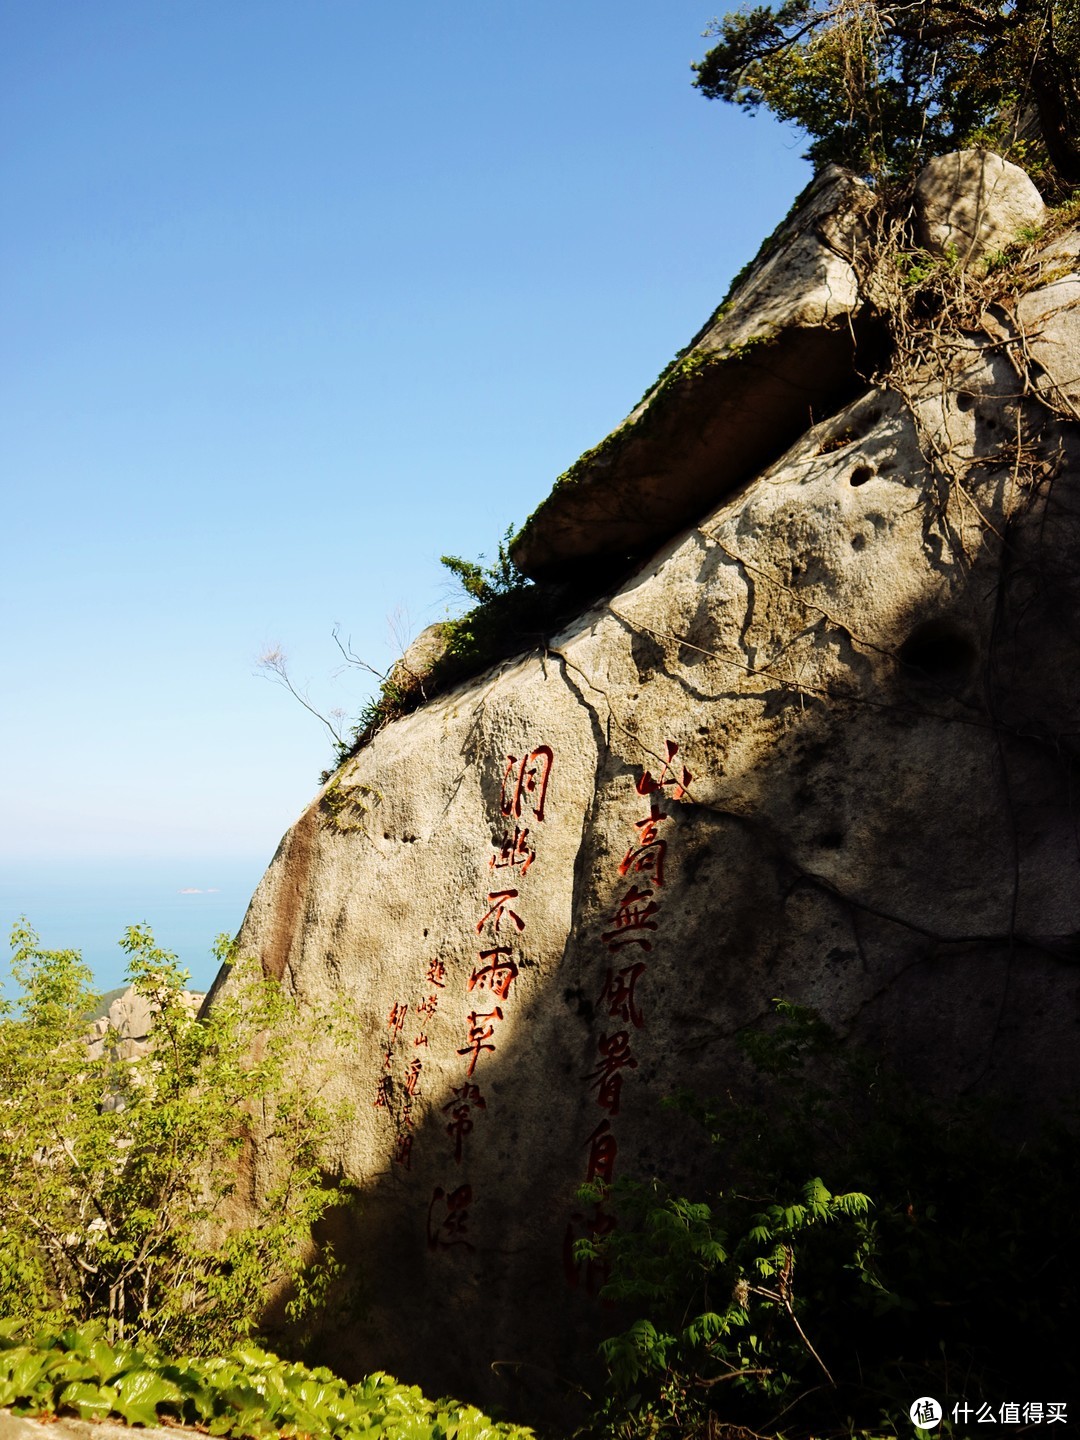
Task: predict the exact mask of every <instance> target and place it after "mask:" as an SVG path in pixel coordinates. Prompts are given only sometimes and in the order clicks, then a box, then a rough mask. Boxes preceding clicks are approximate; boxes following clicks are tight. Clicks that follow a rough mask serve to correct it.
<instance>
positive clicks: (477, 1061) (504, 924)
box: [427, 745, 555, 1251]
mask: <svg viewBox="0 0 1080 1440" xmlns="http://www.w3.org/2000/svg"><path fill="white" fill-rule="evenodd" d="M554 758H555V757H554V754H553V752H552V750H551V747H550V746H549V745H538V746H537V747H536V748H535V749H534V750H531V751H529V752H528V753H527V754H525V755H522V756H517V755H509V756H507V760H506V767H505V769H504V771H503V778H502V786H501V789H500V793H499V809H500V815H501V819H502V823H503V832H502V836H501V838H500V840H499V842H498V844H497V846H496V849H495V851H494V853H493V854H492V856H491V858H490V859H489V861H488V868H489V869H490V870H491V872H492V877H493V879H497V880H498V881H499V882H500V883H501V884H502V886H503V888H502V889H496V890H489V891H487V898H486V902H484V903H486V906H487V908H486V910H485V911H484V913H483V914H482V915H481V916H480V919H479V920H478V921H477V922H476V927H475V928H476V934H477V935H478V936H479V937H480V941H479V943H480V945H481V946H483V947H484V948H481V949H479V950H478V951H477V961H478V963H477V964H474V966H473V968H472V973H471V975H470V976H469V979H468V981H467V983H466V997H467V998H466V1002H465V1003H466V1004H467V1005H470V1006H471V1007H472V1008H471V1009H470V1010H469V1013H468V1015H467V1017H466V1033H465V1044H464V1045H462V1046H461V1047H460V1048H459V1049H458V1052H457V1053H458V1054H459V1055H460V1056H461V1057H462V1063H463V1066H464V1074H463V1075H462V1077H461V1079H462V1083H461V1085H460V1086H457V1087H455V1088H454V1089H453V1091H452V1096H453V1098H452V1099H451V1100H450V1102H449V1104H447V1105H445V1106H444V1107H443V1111H444V1113H445V1114H447V1115H448V1116H449V1120H448V1122H447V1125H446V1133H447V1134H448V1135H449V1137H450V1140H451V1142H452V1151H451V1158H452V1159H453V1162H454V1164H455V1165H457V1166H460V1165H461V1164H462V1163H463V1160H464V1158H465V1155H466V1147H467V1141H468V1138H469V1136H470V1135H471V1134H472V1132H473V1130H474V1129H475V1126H476V1123H477V1120H476V1118H474V1117H477V1116H478V1112H480V1111H486V1110H487V1108H488V1105H487V1100H486V1099H485V1097H484V1094H483V1092H482V1090H481V1089H480V1084H479V1081H478V1080H477V1078H476V1072H477V1068H478V1066H482V1061H483V1060H485V1059H486V1057H487V1055H489V1054H493V1053H494V1051H495V1048H496V1037H497V1033H498V1027H499V1026H500V1024H501V1023H502V1022H503V1021H504V1020H505V1018H506V1016H507V1015H508V1013H509V1010H508V1008H506V1007H508V1003H509V1001H510V995H511V989H512V987H513V984H514V981H515V980H516V979H517V977H518V973H519V969H520V966H519V963H518V962H519V959H520V958H521V952H520V948H518V949H517V952H516V953H517V956H518V958H515V947H520V946H521V945H522V944H523V943H524V942H523V941H522V938H521V937H522V935H523V933H524V931H525V920H524V919H523V918H522V916H521V914H520V913H519V910H524V909H526V906H525V905H524V904H523V902H522V898H521V893H522V892H521V884H522V881H523V880H524V878H525V876H526V875H527V874H528V872H529V869H530V867H531V866H532V865H533V864H534V863H535V861H536V843H535V838H534V836H533V833H532V832H533V830H534V827H535V825H538V824H542V823H543V820H544V809H545V805H546V803H547V793H548V786H549V784H550V781H551V770H552V765H553V763H554ZM500 872H502V873H500ZM511 882H513V883H511ZM472 1201H473V1187H472V1185H471V1184H470V1183H468V1182H467V1181H466V1182H462V1183H459V1184H457V1185H454V1186H451V1185H449V1184H448V1185H437V1186H436V1187H435V1189H434V1191H433V1193H432V1197H431V1203H430V1204H429V1206H428V1224H427V1233H428V1245H429V1246H430V1247H431V1249H433V1250H448V1249H452V1248H455V1247H461V1248H463V1249H465V1250H469V1251H471V1250H473V1249H474V1248H475V1247H474V1246H473V1244H472V1242H471V1241H470V1240H469V1238H468V1229H469V1207H470V1206H471V1204H472Z"/></svg>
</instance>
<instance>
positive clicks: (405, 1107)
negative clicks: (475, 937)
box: [372, 960, 446, 1170]
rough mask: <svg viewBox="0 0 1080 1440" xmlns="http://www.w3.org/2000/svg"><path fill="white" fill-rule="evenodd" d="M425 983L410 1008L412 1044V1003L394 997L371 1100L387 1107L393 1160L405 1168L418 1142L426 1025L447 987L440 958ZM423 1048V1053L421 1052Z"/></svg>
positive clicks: (409, 1164) (376, 1106)
mask: <svg viewBox="0 0 1080 1440" xmlns="http://www.w3.org/2000/svg"><path fill="white" fill-rule="evenodd" d="M423 983H424V984H426V985H427V986H428V990H427V992H426V993H421V994H420V996H419V998H417V999H415V1000H414V1001H413V1002H412V1006H411V1009H412V1011H413V1017H414V1020H415V1022H416V1023H415V1029H414V1030H413V1032H412V1034H411V1039H412V1044H411V1045H408V1044H407V1042H406V1040H405V1039H404V1036H403V1032H404V1030H405V1022H406V1019H407V1018H408V1015H409V1010H410V1004H409V1002H408V1001H407V1000H395V1001H394V1003H393V1004H392V1005H391V1007H390V1011H389V1014H388V1015H387V1017H386V1028H387V1031H388V1032H389V1039H388V1040H387V1043H386V1049H385V1051H384V1052H383V1073H382V1075H381V1076H380V1078H379V1080H378V1082H377V1084H376V1087H375V1099H374V1101H373V1102H372V1103H373V1104H374V1106H375V1108H376V1109H377V1110H384V1111H385V1112H386V1114H387V1116H388V1118H389V1119H390V1121H391V1123H392V1124H393V1127H394V1147H393V1151H392V1156H393V1160H394V1163H395V1164H397V1165H401V1166H402V1167H403V1168H404V1169H406V1170H411V1169H412V1154H413V1144H414V1142H415V1121H414V1120H413V1102H414V1101H415V1100H418V1099H419V1098H420V1097H421V1096H422V1094H423V1091H422V1089H421V1076H422V1074H423V1069H424V1061H423V1055H426V1054H427V1047H428V1035H427V1027H428V1023H429V1021H430V1019H431V1017H432V1016H433V1015H434V1014H435V1012H436V1010H437V1009H438V1007H439V993H440V991H442V990H444V989H445V988H446V966H445V965H444V964H443V963H442V961H441V960H432V961H431V962H430V963H429V965H428V967H427V974H426V975H425V977H424V981H423ZM403 1047H404V1055H403V1056H402V1057H401V1061H402V1063H401V1064H400V1066H399V1072H400V1073H399V1077H398V1083H397V1084H396V1085H395V1083H394V1075H393V1071H394V1062H395V1056H396V1054H397V1052H398V1051H399V1050H400V1049H402V1048H403ZM421 1051H422V1052H423V1054H421Z"/></svg>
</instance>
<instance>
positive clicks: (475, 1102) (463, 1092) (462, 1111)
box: [443, 1084, 487, 1165]
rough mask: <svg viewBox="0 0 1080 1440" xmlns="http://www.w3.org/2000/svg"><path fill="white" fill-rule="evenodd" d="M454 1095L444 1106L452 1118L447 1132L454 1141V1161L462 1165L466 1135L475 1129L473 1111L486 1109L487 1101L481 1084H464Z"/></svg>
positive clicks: (445, 1112)
mask: <svg viewBox="0 0 1080 1440" xmlns="http://www.w3.org/2000/svg"><path fill="white" fill-rule="evenodd" d="M453 1095H454V1098H453V1100H451V1101H450V1103H449V1105H444V1106H443V1114H444V1115H445V1114H447V1112H449V1113H450V1116H451V1119H450V1122H449V1124H448V1125H447V1127H446V1133H447V1134H448V1135H449V1136H450V1138H451V1140H453V1142H454V1162H455V1164H457V1165H460V1164H461V1155H462V1148H463V1146H464V1144H465V1137H466V1135H471V1134H472V1130H473V1120H472V1112H473V1111H474V1110H486V1109H487V1101H486V1100H485V1099H484V1097H483V1095H481V1093H480V1087H479V1085H469V1084H465V1085H462V1086H461V1088H460V1089H457V1090H455V1091H454V1092H453Z"/></svg>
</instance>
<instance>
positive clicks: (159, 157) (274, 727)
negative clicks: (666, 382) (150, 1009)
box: [0, 0, 810, 943]
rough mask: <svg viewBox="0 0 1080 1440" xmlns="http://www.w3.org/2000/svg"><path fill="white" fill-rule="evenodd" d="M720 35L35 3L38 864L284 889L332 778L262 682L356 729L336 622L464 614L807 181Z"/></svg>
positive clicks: (31, 659) (302, 717) (18, 639)
mask: <svg viewBox="0 0 1080 1440" xmlns="http://www.w3.org/2000/svg"><path fill="white" fill-rule="evenodd" d="M711 15H712V11H711V10H710V9H709V8H708V5H707V0H653V3H648V0H619V3H618V4H616V3H614V0H611V3H609V0H577V3H569V0H566V3H563V0H540V3H533V4H531V5H524V4H514V3H512V0H511V3H507V0H503V3H501V4H496V3H487V0H464V3H462V4H459V5H455V6H448V5H436V4H432V3H429V0H414V3H412V4H410V5H408V6H389V5H383V4H375V3H370V0H287V3H286V0H225V3H222V0H212V3H204V0H93V3H86V0H2V3H0V193H2V194H3V195H4V197H5V205H4V209H5V212H6V219H5V222H4V225H3V227H2V228H0V250H2V255H0V273H2V275H3V281H2V294H0V306H2V324H0V333H2V335H3V339H2V341H0V346H2V353H0V476H2V479H3V491H4V494H5V497H6V499H5V519H4V525H3V527H2V538H0V545H2V548H3V553H2V557H0V559H2V564H0V603H2V607H3V616H4V625H3V635H4V649H5V654H4V690H5V704H4V705H3V706H2V707H0V755H2V757H3V758H2V761H0V766H2V770H0V863H2V862H3V861H4V860H7V861H8V862H9V863H10V862H12V861H13V860H14V859H18V861H19V863H20V866H25V865H29V864H33V865H36V866H37V867H38V870H39V872H40V873H42V874H48V873H49V872H50V867H52V869H53V870H54V871H55V873H56V874H61V873H63V874H69V875H70V874H73V873H74V872H75V871H76V870H78V869H79V867H80V866H81V867H83V868H84V869H85V868H86V867H87V866H91V862H92V866H99V867H100V866H102V865H104V866H107V867H112V869H113V870H114V871H116V870H118V869H123V868H124V867H125V866H127V865H131V866H135V865H136V864H150V863H153V864H154V865H156V866H158V867H159V870H160V869H161V867H162V866H164V867H166V868H167V867H168V866H170V865H175V874H176V888H177V889H179V888H181V887H184V886H192V885H195V886H196V887H197V888H204V887H206V886H211V887H212V886H213V884H214V873H215V866H218V865H220V867H221V869H222V873H225V872H226V871H229V873H230V874H234V875H235V874H238V873H240V874H243V875H248V874H250V875H251V876H257V875H258V873H259V872H260V871H261V869H262V868H263V867H264V866H265V864H266V862H267V861H268V860H269V858H270V856H271V855H272V853H273V851H274V848H275V846H276V844H277V842H278V840H279V838H280V836H281V833H282V832H283V831H284V830H285V828H286V827H287V826H288V825H289V824H290V823H291V822H292V820H293V819H294V818H295V817H296V815H297V814H298V813H299V811H300V810H301V808H302V807H303V805H304V804H305V803H306V802H307V800H308V799H309V798H310V796H311V795H312V793H313V792H314V789H315V786H316V780H317V775H318V772H319V770H320V769H321V768H322V767H323V765H324V764H325V763H326V761H327V758H328V754H329V747H328V743H327V739H326V736H325V734H324V733H322V732H321V731H320V728H319V726H318V724H317V722H316V721H314V720H313V719H312V718H311V717H310V716H308V715H307V714H306V713H305V712H303V711H302V710H301V709H300V707H299V706H297V705H296V704H295V703H294V702H293V701H291V700H290V699H289V697H288V696H287V695H286V694H285V693H284V692H283V691H281V690H280V689H278V688H276V687H275V686H273V685H272V684H270V683H268V682H267V681H266V680H265V679H263V678H259V677H258V676H257V674H256V673H255V672H256V664H255V661H256V657H257V656H258V655H259V653H260V652H261V651H263V650H264V649H265V648H266V647H268V646H271V645H274V644H280V645H281V646H282V648H283V649H284V651H285V652H286V654H287V656H288V659H289V666H290V670H291V672H292V675H293V677H294V679H295V680H296V681H297V682H298V683H299V684H301V685H304V686H308V687H310V695H311V699H312V701H313V703H314V704H315V705H316V706H318V707H319V708H321V709H324V710H330V709H331V708H334V707H342V708H344V709H345V710H346V711H348V712H349V713H355V711H356V710H357V709H358V708H359V706H360V704H361V703H362V701H363V700H364V698H365V697H366V695H367V694H368V693H369V692H370V689H371V685H372V683H373V682H372V680H371V677H370V676H368V675H366V674H364V673H363V672H359V671H355V672H350V673H347V674H345V675H338V676H336V677H335V675H334V671H335V670H336V668H337V663H336V662H337V660H338V658H339V657H338V655H337V652H336V650H335V649H334V646H333V642H332V639H331V630H332V627H333V626H334V624H335V623H338V624H340V626H341V627H342V633H343V635H344V636H347V637H351V640H352V645H353V648H354V649H355V650H356V651H357V652H358V653H359V654H361V655H363V656H364V657H365V658H366V659H367V660H369V661H370V663H371V664H372V665H373V666H375V667H376V668H377V669H379V670H382V669H384V668H386V667H387V666H388V665H390V664H391V663H392V661H393V660H394V658H395V656H396V654H397V642H396V638H395V637H396V636H397V635H399V634H400V633H401V632H402V630H404V631H406V632H409V633H415V632H416V631H418V630H419V629H421V628H422V627H423V626H424V625H426V624H428V623H430V622H431V621H432V620H435V619H439V618H441V617H442V616H443V615H444V614H445V613H446V612H447V608H448V606H449V607H453V606H455V605H456V604H457V600H456V597H455V595H454V591H453V585H452V583H451V582H450V580H449V577H448V576H447V574H446V572H445V571H444V570H442V568H441V567H440V565H439V556H440V554H442V553H445V552H449V553H456V554H461V555H464V556H466V557H469V558H475V557H476V556H477V555H478V554H480V553H481V552H483V553H486V554H487V555H488V556H490V555H491V554H492V553H493V551H494V549H495V547H496V545H497V543H498V539H499V537H500V535H501V534H502V533H503V532H504V531H505V530H506V528H507V526H508V525H510V524H512V523H515V524H516V523H519V522H520V521H521V520H522V519H524V517H525V516H526V515H528V514H529V512H530V511H531V510H532V509H533V508H534V507H535V505H536V504H537V502H538V501H539V500H540V499H541V498H542V497H543V496H544V495H545V494H546V493H547V491H548V490H549V488H550V486H551V483H552V481H553V480H554V479H555V477H556V476H557V475H558V474H559V472H560V471H562V470H563V469H565V468H566V467H567V466H568V465H569V464H571V463H572V462H573V461H574V460H575V459H576V458H577V456H578V454H579V453H580V452H581V451H582V450H584V449H586V448H588V447H589V446H590V445H593V444H595V443H596V441H597V440H599V439H600V438H601V437H602V436H603V435H604V434H605V433H606V432H607V431H608V430H609V429H611V428H612V426H613V425H615V424H617V423H618V422H619V421H620V420H621V419H622V418H623V416H624V415H625V414H626V412H627V411H628V410H629V409H630V408H631V406H632V405H633V403H634V402H635V401H636V399H637V397H638V395H639V394H640V393H641V392H642V391H643V390H644V389H645V387H646V385H647V384H648V383H649V382H650V380H651V379H652V378H653V377H654V376H655V375H656V373H657V372H658V371H659V370H660V369H661V367H662V366H663V365H664V364H665V362H666V361H667V360H668V359H669V358H670V356H671V354H672V353H673V352H674V351H675V350H676V349H677V348H678V347H679V346H680V345H682V344H683V343H685V341H686V340H687V339H688V338H689V337H690V335H691V334H692V333H693V332H694V330H695V329H696V328H697V326H698V325H699V324H700V323H701V321H702V320H703V319H704V318H705V316H706V315H707V314H708V313H709V311H710V310H711V309H712V307H713V306H714V305H715V304H716V303H717V302H718V301H719V299H720V298H721V297H722V295H723V293H724V291H725V289H726V287H727V284H728V281H729V280H730V278H731V276H732V274H733V273H734V272H735V271H736V270H737V269H738V268H739V267H740V266H741V265H742V264H743V263H744V262H745V261H746V260H747V259H748V258H749V257H750V256H751V255H752V253H753V252H754V250H755V249H756V248H757V245H758V243H759V242H760V240H761V239H763V238H764V236H765V235H766V234H767V233H768V231H769V230H770V229H771V228H772V227H773V226H774V225H775V223H776V222H777V220H779V218H780V217H781V216H782V215H783V214H784V212H785V211H786V210H787V208H788V207H789V205H790V203H791V201H792V199H793V198H794V196H795V194H796V193H797V191H798V190H799V188H801V186H802V185H804V184H805V183H806V181H807V180H808V178H809V173H810V172H809V167H808V166H807V165H806V163H805V162H804V161H802V160H801V159H800V153H801V149H802V146H801V144H800V142H799V138H798V137H797V136H795V135H794V134H792V133H791V132H790V131H787V130H784V129H782V128H780V127H778V126H776V125H775V124H774V123H773V122H772V121H771V120H769V119H768V118H766V117H763V116H759V117H749V116H745V115H742V114H740V113H739V112H737V111H734V110H732V109H730V108H729V107H726V106H722V105H720V104H718V103H715V102H712V103H710V102H706V101H705V100H704V99H703V98H702V97H701V96H700V95H699V94H697V92H695V91H694V90H693V89H692V88H691V85H690V78H691V76H690V70H689V66H690V62H691V61H692V60H693V59H695V58H699V57H700V56H701V54H702V53H703V52H704V49H705V48H706V42H705V41H704V40H702V38H701V31H702V30H703V28H704V27H705V25H706V24H707V23H708V21H709V19H710V18H711ZM92 866H91V868H92ZM229 867H232V868H231V870H230V868H229ZM238 867H239V869H238ZM15 868H16V870H19V866H16V867H15ZM196 872H197V874H198V877H199V879H198V880H195V879H194V878H193V877H194V875H195V874H196ZM10 873H12V874H14V873H15V871H11V872H10ZM19 873H22V871H21V870H19ZM161 873H165V871H164V870H162V871H161ZM244 883H246V882H244ZM166 888H168V887H167V885H166ZM5 903H6V902H5ZM12 903H14V901H13V902H12ZM241 913H242V907H241ZM5 918H6V917H5ZM140 918H142V917H141V916H138V915H135V916H131V917H130V919H133V920H134V919H140ZM237 918H239V917H237ZM72 943H73V942H72Z"/></svg>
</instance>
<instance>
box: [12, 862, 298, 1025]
mask: <svg viewBox="0 0 1080 1440" xmlns="http://www.w3.org/2000/svg"><path fill="white" fill-rule="evenodd" d="M269 859H270V857H269V855H267V856H262V857H260V858H259V859H253V860H237V859H236V858H230V859H227V860H203V859H200V860H195V861H193V860H191V859H180V860H163V859H160V858H154V859H146V858H139V859H129V860H111V861H101V860H86V859H68V858H64V859H60V860H50V861H47V862H46V861H34V862H30V861H16V862H0V923H2V924H3V932H4V933H3V942H2V949H0V982H3V984H4V991H5V994H7V996H8V998H12V996H13V990H12V988H11V985H10V983H9V979H10V970H9V967H8V959H9V955H10V952H9V949H8V946H7V937H8V935H9V934H10V932H11V926H12V924H13V923H14V921H15V920H16V919H18V917H19V916H20V915H25V916H26V917H27V919H28V920H29V921H30V923H31V925H32V926H33V927H34V929H35V930H36V931H37V932H38V934H39V935H40V937H41V943H42V945H43V946H44V947H45V948H46V949H49V950H81V951H82V954H83V959H84V960H85V961H86V963H87V964H88V965H89V966H90V968H91V969H92V970H93V972H94V977H95V982H96V984H97V988H98V989H99V990H101V991H105V990H111V989H114V988H115V987H116V986H118V985H122V984H124V983H125V974H124V966H125V964H126V963H127V957H126V956H125V955H124V954H123V952H122V951H121V950H120V949H119V947H118V945H117V941H118V940H119V938H120V936H121V935H122V934H123V933H124V931H125V929H126V928H127V927H128V926H129V925H138V924H142V923H144V922H145V923H146V924H148V925H149V926H150V927H151V929H152V930H153V932H154V938H155V939H156V941H157V943H158V945H159V946H160V947H161V948H162V949H165V950H171V951H173V952H174V954H176V955H178V956H179V958H180V961H181V963H182V964H183V965H184V966H185V967H186V968H187V969H188V970H190V971H191V985H192V988H193V989H196V990H205V989H207V988H208V986H209V985H210V982H211V981H212V980H213V978H214V975H215V974H216V972H217V962H216V961H215V960H214V958H213V956H212V955H211V953H210V947H211V945H212V944H213V942H214V937H215V936H216V935H219V934H220V933H221V932H222V931H224V932H225V933H226V934H228V935H230V936H231V935H235V934H236V932H237V930H238V929H239V928H240V922H241V921H242V920H243V918H244V912H245V910H246V909H247V905H248V901H249V900H250V899H251V895H252V892H253V891H254V889H255V886H256V885H257V884H258V882H259V879H260V878H261V876H262V873H263V871H264V870H265V869H266V866H267V864H268V863H269Z"/></svg>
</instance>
